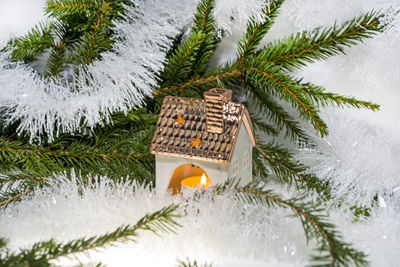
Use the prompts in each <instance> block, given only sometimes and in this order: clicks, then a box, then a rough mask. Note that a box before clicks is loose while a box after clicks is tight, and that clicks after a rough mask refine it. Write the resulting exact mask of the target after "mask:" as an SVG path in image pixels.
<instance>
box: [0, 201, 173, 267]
mask: <svg viewBox="0 0 400 267" xmlns="http://www.w3.org/2000/svg"><path fill="white" fill-rule="evenodd" d="M176 209H177V206H176V205H170V206H167V207H164V208H162V209H160V210H158V211H156V212H153V213H150V214H146V215H145V216H144V217H142V218H141V219H140V220H139V221H138V222H137V223H136V224H135V225H133V226H130V225H126V226H121V227H118V228H117V229H116V230H115V231H113V232H111V233H107V234H104V235H101V236H93V237H90V238H80V239H77V240H72V241H69V242H67V243H65V244H62V243H58V242H56V241H55V240H49V241H44V242H39V243H36V244H34V245H33V246H32V248H30V249H22V250H21V251H20V252H19V253H18V254H17V253H6V255H4V254H3V255H0V262H1V265H0V266H9V267H13V266H50V265H51V261H54V260H57V259H59V258H60V257H71V256H73V255H74V254H76V253H83V252H86V251H89V250H93V249H100V248H104V247H105V246H110V245H113V244H115V243H121V242H127V241H135V238H136V237H137V234H138V231H140V230H146V231H151V232H153V233H155V234H158V233H159V232H175V229H176V228H177V227H179V226H180V225H179V224H178V222H177V221H176V219H177V218H178V217H179V216H178V215H176V214H175V211H176Z"/></svg>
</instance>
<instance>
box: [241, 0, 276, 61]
mask: <svg viewBox="0 0 400 267" xmlns="http://www.w3.org/2000/svg"><path fill="white" fill-rule="evenodd" d="M283 2H284V0H271V1H267V4H266V5H265V7H263V8H262V10H261V12H260V13H261V14H262V15H263V17H262V19H261V21H260V22H259V21H258V19H257V18H256V17H255V16H253V17H251V18H250V19H249V21H248V23H247V28H246V32H245V34H244V36H243V39H242V40H240V41H239V43H238V62H239V66H243V64H244V62H245V60H246V58H247V56H249V55H253V54H254V52H255V51H256V50H257V46H258V45H259V43H260V42H261V40H262V39H263V38H264V36H265V35H266V34H267V33H268V31H269V29H270V28H271V27H272V25H273V24H274V22H275V19H276V17H277V16H278V15H279V8H280V7H281V5H282V4H283Z"/></svg>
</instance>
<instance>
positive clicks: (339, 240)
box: [226, 184, 368, 267]
mask: <svg viewBox="0 0 400 267" xmlns="http://www.w3.org/2000/svg"><path fill="white" fill-rule="evenodd" d="M226 187H227V186H226ZM228 188H229V186H228ZM230 190H233V191H234V192H236V193H237V196H238V198H239V199H241V200H242V201H244V202H247V203H252V204H259V205H266V206H270V207H273V206H279V207H282V208H289V209H291V210H292V211H293V212H294V214H295V215H296V216H297V217H298V218H299V219H300V221H301V223H302V225H303V229H304V233H305V235H306V237H307V241H310V240H311V239H314V240H316V241H317V242H316V244H317V248H316V252H315V253H314V255H312V257H311V262H312V265H311V266H331V267H334V266H349V265H354V266H365V265H366V264H367V263H368V262H367V260H366V257H367V255H366V254H364V253H363V252H361V251H358V250H356V249H354V248H353V247H352V246H351V244H349V243H347V242H345V241H343V237H342V236H341V234H340V233H339V232H338V231H337V230H336V228H335V226H334V225H333V224H331V223H329V222H328V216H327V215H326V214H325V207H324V206H323V204H322V202H321V201H306V198H307V194H304V195H301V196H299V197H294V198H291V199H287V200H285V199H284V198H282V197H280V196H279V195H277V194H275V193H274V192H272V191H271V190H265V189H264V188H263V187H260V186H256V185H252V184H249V185H247V186H244V187H238V186H237V185H236V186H234V187H233V188H232V186H231V188H230Z"/></svg>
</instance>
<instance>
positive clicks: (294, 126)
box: [246, 82, 306, 140]
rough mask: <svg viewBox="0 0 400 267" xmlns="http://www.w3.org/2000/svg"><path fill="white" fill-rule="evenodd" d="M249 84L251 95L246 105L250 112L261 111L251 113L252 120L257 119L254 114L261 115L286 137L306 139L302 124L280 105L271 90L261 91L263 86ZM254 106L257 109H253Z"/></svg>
mask: <svg viewBox="0 0 400 267" xmlns="http://www.w3.org/2000/svg"><path fill="white" fill-rule="evenodd" d="M247 83H248V85H249V86H248V88H249V90H250V94H249V99H248V100H247V103H246V105H247V107H249V109H250V110H251V109H259V110H255V111H254V112H251V113H250V114H251V115H252V116H251V118H252V120H253V119H254V118H255V116H254V115H253V114H255V113H261V114H263V115H264V117H265V118H266V119H268V120H269V121H270V122H272V123H273V124H274V126H275V128H276V129H277V131H279V132H280V131H282V130H285V137H289V138H291V139H292V140H298V139H304V138H305V137H306V134H305V132H304V131H303V129H302V128H301V126H300V123H299V122H297V121H296V120H295V119H294V118H293V117H292V116H291V115H290V114H289V113H288V112H287V111H286V110H285V109H284V108H283V107H282V106H281V105H279V104H278V102H277V101H276V100H275V99H274V97H273V96H272V95H271V94H270V93H269V92H270V91H271V90H267V91H264V90H261V89H260V87H261V86H253V85H252V84H251V83H250V82H247ZM261 88H262V87H261ZM254 105H255V106H256V108H252V107H253V106H254ZM265 133H268V132H265Z"/></svg>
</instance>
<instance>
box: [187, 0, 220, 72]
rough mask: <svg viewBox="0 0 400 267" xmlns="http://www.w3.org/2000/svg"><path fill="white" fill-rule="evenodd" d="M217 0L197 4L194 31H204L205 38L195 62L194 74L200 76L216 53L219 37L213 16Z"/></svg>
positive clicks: (202, 1) (203, 0)
mask: <svg viewBox="0 0 400 267" xmlns="http://www.w3.org/2000/svg"><path fill="white" fill-rule="evenodd" d="M214 8H215V0H201V1H200V2H199V4H198V5H197V12H196V13H195V15H194V19H193V27H192V32H193V33H202V34H204V38H203V41H202V43H201V44H200V48H199V52H198V55H197V58H196V61H195V62H194V64H193V67H192V69H193V75H192V76H199V75H202V74H204V73H205V71H206V69H207V65H208V62H209V61H210V58H211V56H212V55H213V53H214V50H215V48H216V45H217V43H218V42H219V39H217V37H216V35H217V33H216V25H215V19H214V16H213V11H214Z"/></svg>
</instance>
